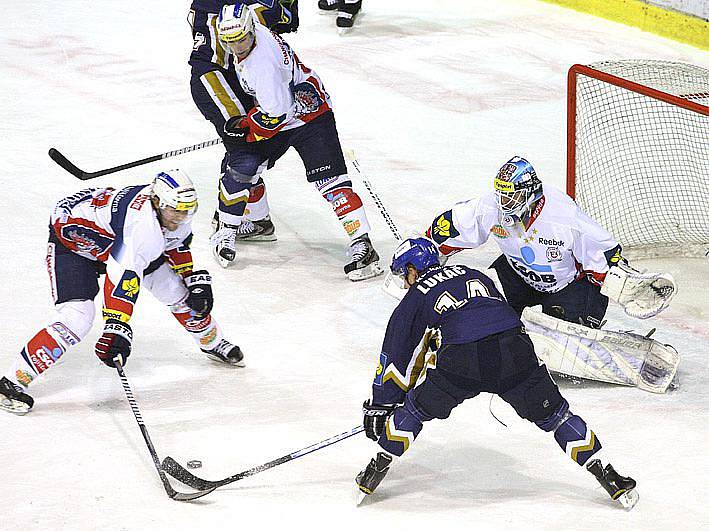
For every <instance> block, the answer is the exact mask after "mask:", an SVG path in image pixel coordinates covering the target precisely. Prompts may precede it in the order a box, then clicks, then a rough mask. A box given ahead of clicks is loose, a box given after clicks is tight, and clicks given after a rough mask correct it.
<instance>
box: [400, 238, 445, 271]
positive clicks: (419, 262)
mask: <svg viewBox="0 0 709 531" xmlns="http://www.w3.org/2000/svg"><path fill="white" fill-rule="evenodd" d="M438 263H439V262H438V249H437V248H436V246H435V244H434V243H433V242H432V241H431V240H428V239H426V238H409V239H408V240H404V241H403V242H401V244H400V245H399V247H397V249H396V251H394V256H393V257H392V259H391V272H392V273H394V274H395V275H397V276H405V275H406V266H407V265H408V264H411V265H412V266H414V268H416V271H419V272H421V271H425V270H426V269H428V268H429V267H431V266H433V265H438Z"/></svg>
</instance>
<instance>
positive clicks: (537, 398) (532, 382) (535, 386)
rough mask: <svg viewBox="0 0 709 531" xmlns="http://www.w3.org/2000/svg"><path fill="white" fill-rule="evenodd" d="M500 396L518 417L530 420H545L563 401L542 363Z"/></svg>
mask: <svg viewBox="0 0 709 531" xmlns="http://www.w3.org/2000/svg"><path fill="white" fill-rule="evenodd" d="M501 396H502V399H503V400H505V401H506V402H507V403H509V404H510V405H511V406H512V407H513V408H514V410H515V411H516V412H517V414H518V415H519V416H520V417H522V418H524V419H527V420H529V421H531V422H543V421H545V420H546V419H548V418H549V417H551V416H553V414H554V413H555V412H556V411H557V410H558V409H559V407H560V406H561V405H562V404H563V402H565V400H564V397H562V396H561V393H560V392H559V388H558V387H557V386H556V384H555V383H554V380H552V379H551V376H549V371H547V368H546V366H544V365H539V366H538V367H536V368H535V369H534V370H533V371H532V373H531V374H530V375H529V377H528V378H527V379H526V380H524V381H523V382H522V383H521V384H519V385H518V386H517V387H514V388H513V389H510V390H509V391H507V392H506V393H503V394H502V395H501Z"/></svg>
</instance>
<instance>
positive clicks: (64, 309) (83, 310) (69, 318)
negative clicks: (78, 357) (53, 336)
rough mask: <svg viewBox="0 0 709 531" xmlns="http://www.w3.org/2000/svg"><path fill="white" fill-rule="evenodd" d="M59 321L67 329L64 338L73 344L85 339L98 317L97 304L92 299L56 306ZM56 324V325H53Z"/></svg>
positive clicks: (69, 343)
mask: <svg viewBox="0 0 709 531" xmlns="http://www.w3.org/2000/svg"><path fill="white" fill-rule="evenodd" d="M56 311H57V321H58V323H55V324H60V325H63V327H65V328H66V329H67V334H68V335H67V337H64V335H63V334H61V336H62V340H64V341H65V342H66V343H67V344H68V345H73V344H74V342H76V343H78V342H79V341H81V340H82V339H84V338H85V337H86V336H87V334H88V333H89V331H90V330H91V326H92V325H93V322H94V318H95V317H96V306H95V304H94V301H92V300H81V301H80V300H73V301H68V302H63V303H61V304H58V305H57V306H56ZM52 326H54V325H52Z"/></svg>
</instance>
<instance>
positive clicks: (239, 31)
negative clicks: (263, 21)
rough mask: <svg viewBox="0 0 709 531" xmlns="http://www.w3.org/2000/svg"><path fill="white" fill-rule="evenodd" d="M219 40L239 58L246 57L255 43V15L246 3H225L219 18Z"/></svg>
mask: <svg viewBox="0 0 709 531" xmlns="http://www.w3.org/2000/svg"><path fill="white" fill-rule="evenodd" d="M217 33H218V34H219V40H220V41H221V42H222V43H223V44H224V46H226V48H227V49H228V50H229V51H230V52H231V53H233V54H234V55H235V56H236V57H238V58H239V59H243V58H244V57H246V56H247V55H248V54H249V52H250V51H251V48H252V47H253V45H254V39H255V27H254V15H253V13H252V12H251V10H250V9H249V7H248V6H247V5H245V4H242V3H240V2H237V3H236V4H234V5H225V6H224V7H223V8H222V10H221V12H220V13H219V17H218V18H217Z"/></svg>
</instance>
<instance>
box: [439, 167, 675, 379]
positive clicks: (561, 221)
mask: <svg viewBox="0 0 709 531" xmlns="http://www.w3.org/2000/svg"><path fill="white" fill-rule="evenodd" d="M494 188H495V189H494V191H491V192H489V193H487V194H485V195H483V196H482V197H480V198H479V199H478V200H471V201H464V202H460V203H457V204H456V205H454V206H453V208H451V209H450V210H447V211H446V212H443V213H441V214H439V215H437V216H436V217H435V218H434V221H433V223H432V225H431V226H430V228H429V229H428V232H427V235H428V236H429V237H430V238H431V239H432V240H433V241H434V242H435V243H436V244H437V245H438V247H439V251H440V253H441V254H442V255H443V256H449V255H451V254H453V253H455V252H458V251H460V250H462V249H474V248H476V247H478V246H480V245H482V244H483V243H485V242H486V241H487V240H488V239H489V238H490V237H491V236H492V238H493V239H494V240H495V242H496V243H497V245H498V246H499V248H500V250H501V251H502V255H501V256H500V257H498V258H497V259H496V260H495V261H494V263H493V264H492V266H491V267H492V268H493V269H495V271H496V273H497V276H498V278H499V280H500V283H501V284H502V287H503V289H504V292H505V296H506V297H507V300H508V302H509V304H510V305H511V306H512V307H513V308H514V309H515V311H516V312H517V313H518V314H520V315H522V312H523V310H524V309H525V308H527V307H531V306H536V305H541V307H542V312H543V313H544V314H546V315H548V316H551V317H552V318H555V319H558V320H562V321H567V322H569V323H574V325H576V328H575V329H574V330H573V332H574V333H577V332H580V334H581V335H586V336H587V337H590V332H589V331H586V332H584V330H583V328H578V326H579V325H580V326H582V327H584V328H590V329H599V328H600V327H601V325H602V324H603V319H604V316H605V313H606V309H607V307H608V299H609V297H610V298H611V299H612V300H614V301H616V302H618V303H619V304H621V305H622V306H623V307H624V309H625V311H626V313H628V314H629V315H632V316H634V317H639V318H646V317H651V316H653V315H656V314H657V313H659V312H660V311H662V310H664V309H665V308H666V307H667V306H668V304H669V301H670V299H671V298H672V296H673V295H674V291H675V285H674V281H673V279H672V277H671V276H670V275H666V274H649V275H648V274H643V273H640V272H639V271H637V270H635V269H633V268H631V267H630V266H629V265H628V263H627V261H626V260H625V259H624V258H623V257H622V255H621V246H620V244H619V243H618V242H617V241H616V240H615V239H614V238H613V236H612V235H611V234H610V233H609V232H608V231H606V230H605V229H604V228H603V227H601V226H600V225H599V224H598V223H596V222H595V221H594V220H592V219H591V218H590V217H589V216H587V215H586V214H585V213H584V212H583V211H581V209H580V208H579V207H578V206H577V205H576V203H575V202H574V201H573V200H572V199H571V198H570V197H568V196H567V195H566V194H564V193H563V192H561V191H560V190H558V189H556V188H554V187H552V186H548V185H544V186H543V187H542V183H541V181H540V180H539V178H538V177H537V174H536V172H535V170H534V168H533V167H532V165H531V164H530V163H529V162H528V161H527V160H525V159H523V158H521V157H513V158H512V159H510V160H509V161H508V162H507V163H506V164H504V165H503V166H502V167H501V168H500V170H499V172H498V174H497V177H496V178H495V181H494ZM526 315H529V316H532V318H534V314H533V313H529V311H527V312H526ZM535 320H536V319H535ZM555 328H556V327H555ZM561 328H563V327H561ZM572 328H573V327H572ZM648 345H649V346H648V349H649V348H650V346H651V345H650V342H649V340H648ZM656 348H657V349H660V347H659V346H658V347H656ZM666 354H667V355H668V356H669V357H670V358H673V359H674V358H675V357H676V356H675V353H673V352H669V351H668V352H667V353H666ZM604 355H605V354H604ZM676 363H678V359H676V360H674V361H671V364H674V370H676ZM548 365H550V367H551V368H553V369H555V367H554V364H553V363H549V362H548ZM636 369H637V370H636V371H634V372H636V373H637V372H638V371H639V370H640V368H639V367H636ZM619 370H620V369H619ZM619 370H618V371H619ZM674 370H672V371H671V374H665V375H664V376H663V380H662V384H663V385H664V384H668V383H669V382H668V381H666V380H667V378H671V376H672V375H673V374H674ZM618 371H615V372H616V373H618ZM630 372H633V371H630ZM577 375H579V374H577ZM616 377H618V378H621V375H620V374H615V375H613V376H612V378H615V379H611V380H608V379H605V381H616V379H617V378H616ZM621 379H622V378H621ZM617 383H625V384H631V385H634V384H633V383H632V382H629V381H617Z"/></svg>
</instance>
